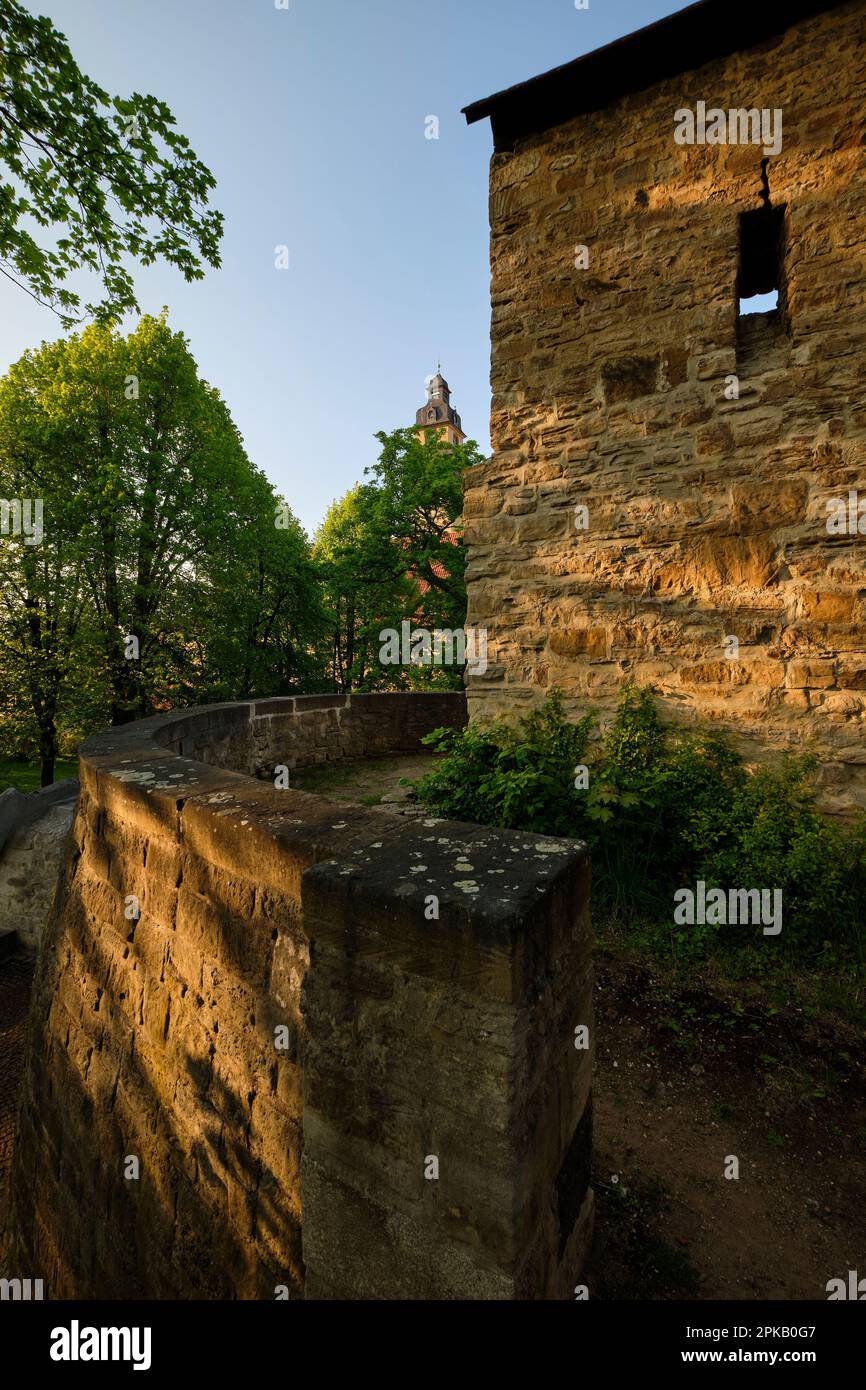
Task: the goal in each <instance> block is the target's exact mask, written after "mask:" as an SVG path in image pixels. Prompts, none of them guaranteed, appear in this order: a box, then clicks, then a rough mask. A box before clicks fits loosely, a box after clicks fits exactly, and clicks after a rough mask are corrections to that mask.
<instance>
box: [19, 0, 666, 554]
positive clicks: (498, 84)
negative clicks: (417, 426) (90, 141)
mask: <svg viewBox="0 0 866 1390" xmlns="http://www.w3.org/2000/svg"><path fill="white" fill-rule="evenodd" d="M277 3H279V0H277ZM26 4H27V7H28V8H29V9H31V10H33V11H34V12H36V13H43V14H48V15H50V17H51V18H52V19H53V21H54V23H55V25H56V26H57V27H58V28H59V29H60V30H62V32H63V33H65V34H66V37H67V39H68V40H69V43H70V46H71V48H72V52H73V54H74V56H75V58H76V59H77V61H78V63H79V65H80V66H81V67H82V68H83V69H84V71H85V72H87V73H88V75H89V76H90V77H92V78H93V79H94V80H95V81H97V82H99V83H100V84H101V85H102V86H103V87H105V88H107V89H108V90H109V91H110V92H111V94H112V95H119V96H127V95H129V94H130V93H131V92H132V91H138V92H150V93H152V94H153V95H154V96H157V97H159V98H161V99H162V100H163V101H165V102H166V103H167V104H168V105H169V106H170V107H171V109H172V111H173V113H174V115H175V117H176V119H177V123H178V127H179V129H180V130H181V131H183V133H184V134H185V135H187V136H188V137H189V139H190V141H191V143H192V146H193V148H194V149H195V151H196V153H197V154H198V156H199V158H201V159H202V160H203V161H204V162H205V163H206V164H207V165H208V166H209V167H210V168H211V169H212V170H213V172H214V174H215V175H216V179H217V189H216V192H215V194H214V195H213V204H214V205H215V206H216V207H218V208H219V209H220V210H221V211H222V212H223V213H224V215H225V218H226V230H225V238H224V242H223V265H222V268H221V269H220V270H218V271H214V270H212V271H208V273H207V276H206V278H205V279H204V280H203V281H199V282H196V283H194V284H191V285H187V284H186V283H185V281H184V280H183V279H182V277H181V276H180V274H179V273H178V272H176V271H174V270H171V269H170V268H168V267H166V266H164V265H160V266H155V267H151V268H150V269H148V270H143V271H139V272H138V273H137V275H136V285H137V289H138V297H139V303H140V305H141V307H142V309H143V310H145V311H149V312H158V311H159V309H160V308H161V307H162V305H163V304H167V305H168V306H169V310H170V323H171V325H172V327H174V328H179V329H182V330H183V331H184V333H186V334H187V336H188V338H189V340H190V344H191V348H192V351H193V354H194V356H195V358H196V360H197V362H198V364H199V368H200V370H201V372H202V375H203V376H204V377H206V379H207V380H208V381H210V382H211V383H212V384H213V385H215V386H216V387H218V389H219V390H220V392H221V394H222V395H223V397H224V398H225V400H226V402H227V404H228V406H229V408H230V410H231V412H232V415H233V417H234V419H235V421H236V423H237V425H238V427H239V428H240V430H241V432H242V434H243V436H244V439H245V442H246V446H247V451H248V453H249V454H250V457H251V458H252V459H253V461H254V462H255V463H257V464H258V465H259V466H260V467H261V468H262V469H264V471H265V472H266V473H267V475H268V476H269V478H270V479H271V480H272V482H273V483H274V485H275V486H276V487H277V488H278V489H279V490H280V491H281V492H282V493H283V494H284V495H285V497H286V499H287V501H288V502H289V504H290V505H291V507H292V508H293V510H294V511H295V513H296V514H297V515H298V516H299V517H300V519H301V521H302V522H303V524H304V525H305V526H306V528H307V530H308V531H310V532H311V533H312V532H313V531H314V530H315V528H316V527H317V526H318V524H319V523H320V521H321V519H322V517H323V516H324V513H325V511H326V509H327V507H328V505H329V503H330V502H331V501H332V500H333V498H335V497H339V496H342V494H343V493H344V492H346V491H347V490H348V489H349V488H350V487H352V486H353V484H354V483H355V482H357V481H358V480H359V479H360V478H361V477H362V475H363V471H364V468H365V467H366V466H367V465H369V464H370V463H372V462H373V461H374V460H375V458H376V457H377V453H378V447H379V446H378V444H377V441H376V440H375V439H374V438H373V436H374V434H375V431H376V430H379V429H385V430H391V429H395V428H397V427H398V426H403V425H409V424H411V423H412V422H413V421H414V417H415V411H416V409H417V408H418V406H420V405H421V404H422V402H423V400H424V380H425V377H426V376H427V375H428V374H429V373H431V372H433V371H435V370H436V364H437V361H438V360H439V359H440V358H441V361H442V370H443V372H444V374H445V375H446V377H447V378H448V381H449V383H450V385H451V388H452V391H453V404H454V405H455V407H456V409H457V410H458V411H459V412H460V414H461V416H462V419H463V427H464V429H465V430H466V431H467V433H468V434H469V436H470V437H471V438H474V439H476V440H477V441H478V444H479V445H480V447H481V449H482V450H483V451H484V452H485V453H486V452H487V451H488V450H489V435H488V415H489V405H490V392H489V312H490V310H489V268H488V222H487V165H488V160H489V157H490V151H491V137H490V127H489V123H488V122H483V123H479V124H477V125H474V126H471V127H470V126H467V125H466V122H465V118H464V117H463V116H462V115H461V114H460V110H461V107H463V106H465V105H467V104H468V103H469V102H471V101H475V100H477V99H479V98H481V97H484V96H487V95H489V94H490V93H491V92H494V91H498V90H499V89H500V88H502V87H507V86H510V85H511V84H512V83H514V82H520V81H523V80H524V79H525V78H528V77H533V76H535V75H536V74H537V73H540V72H544V71H546V69H548V68H550V67H554V66H556V65H558V64H560V63H564V62H567V61H568V60H569V59H571V58H575V57H577V56H578V55H579V54H581V53H585V52H588V51H589V50H590V49H593V48H597V47H599V45H601V44H604V43H608V42H609V41H610V40H611V39H614V38H617V37H618V36H619V35H621V34H626V33H630V32H631V31H632V30H634V29H637V28H640V27H641V26H642V25H644V24H649V23H651V22H652V21H653V20H654V19H658V18H660V17H661V16H662V15H664V14H670V13H672V12H673V11H674V10H677V9H681V8H683V4H682V3H680V0H672V2H670V3H668V2H667V0H590V7H589V9H588V10H578V9H577V8H576V7H575V3H574V0H440V2H439V3H436V2H435V0H289V8H288V9H278V8H277V7H276V3H275V0H26ZM428 116H436V117H438V120H439V138H438V140H431V139H427V138H426V137H425V122H426V118H427V117H428ZM279 245H285V246H287V247H288V248H289V261H290V264H289V269H288V270H277V269H276V268H275V265H274V259H275V257H274V249H275V247H276V246H279ZM60 331H61V330H60V328H59V324H58V321H57V320H56V318H55V317H54V315H53V314H52V313H51V312H50V311H49V310H47V309H42V308H40V307H39V306H38V305H37V304H34V303H33V302H32V301H31V300H29V299H28V298H27V297H26V295H25V294H24V293H23V291H21V290H16V289H15V288H14V287H13V286H12V285H11V284H9V283H8V282H7V281H0V371H5V370H6V367H7V366H8V365H9V363H11V362H13V361H14V360H15V359H16V358H18V357H19V356H20V354H21V353H22V352H23V351H24V350H25V349H26V348H28V347H32V346H35V345H37V344H38V343H40V342H41V341H43V340H50V339H53V338H56V337H59V336H60Z"/></svg>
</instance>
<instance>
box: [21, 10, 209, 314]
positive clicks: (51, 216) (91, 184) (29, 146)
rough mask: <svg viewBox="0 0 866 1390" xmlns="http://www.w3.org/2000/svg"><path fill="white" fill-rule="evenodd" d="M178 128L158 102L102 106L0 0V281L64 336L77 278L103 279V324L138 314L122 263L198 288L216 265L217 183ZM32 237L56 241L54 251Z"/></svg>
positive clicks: (63, 54) (134, 99) (70, 66)
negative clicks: (46, 234) (211, 198)
mask: <svg viewBox="0 0 866 1390" xmlns="http://www.w3.org/2000/svg"><path fill="white" fill-rule="evenodd" d="M174 126H175V119H174V117H173V115H172V113H171V111H170V110H169V108H168V107H167V106H166V105H165V103H164V102H162V101H159V100H158V99H157V98H156V97H153V96H141V95H140V94H138V93H134V94H133V95H132V96H130V97H128V98H126V99H122V98H120V97H114V98H110V97H109V95H108V93H107V92H105V91H103V89H102V88H101V87H99V86H97V84H96V83H95V82H93V81H91V79H90V78H89V77H86V76H85V75H84V74H83V73H82V72H81V71H80V69H79V68H78V65H77V64H76V62H75V60H74V58H73V56H72V54H71V52H70V50H69V45H68V44H67V42H66V39H65V38H64V36H63V35H62V34H61V33H59V32H58V30H56V29H55V28H54V26H53V25H52V23H51V20H50V19H47V18H45V17H44V16H43V17H36V16H34V15H31V14H29V13H28V12H27V11H26V10H25V9H24V8H23V7H22V6H21V5H20V4H19V3H18V0H0V164H2V165H3V166H5V169H6V171H8V174H9V175H10V176H11V178H10V179H9V180H8V181H7V180H3V179H0V272H2V274H3V275H5V276H7V277H8V278H9V279H10V280H12V281H13V282H14V283H15V284H17V285H19V286H20V287H22V288H24V289H25V290H26V291H27V292H28V293H29V294H31V295H32V296H33V298H35V299H36V300H38V301H39V302H40V303H42V304H45V305H48V306H50V307H51V308H53V309H54V310H55V312H57V313H58V314H59V316H60V318H61V319H62V321H63V323H64V325H65V326H66V327H69V326H71V325H72V324H73V323H74V322H76V321H77V320H79V319H80V318H81V314H80V313H79V310H80V307H81V301H80V297H79V295H78V294H77V293H75V292H74V291H73V290H71V289H70V288H68V287H67V285H66V281H67V279H68V277H69V275H70V274H71V273H72V272H74V271H78V270H85V271H90V272H93V273H94V274H96V275H97V276H98V277H99V278H100V279H101V281H102V286H103V288H104V291H105V297H104V298H103V299H102V300H101V301H100V302H98V303H88V304H87V305H85V313H86V314H87V315H89V316H91V317H94V318H95V319H97V320H98V321H100V322H109V321H114V320H116V319H118V318H119V317H120V316H121V315H122V314H123V313H125V312H127V311H130V310H133V311H134V310H137V308H138V305H137V303H136V299H135V293H134V288H133V282H132V276H131V274H130V272H129V270H128V269H127V268H126V267H125V265H124V264H123V258H124V256H125V255H131V256H134V257H136V258H137V259H138V260H139V261H140V262H141V264H142V265H150V264H151V263H152V262H153V261H155V260H156V259H157V258H159V257H163V258H164V259H165V260H167V261H168V262H170V263H171V264H172V265H174V266H176V267H177V268H178V269H179V270H180V271H181V273H182V274H183V276H184V278H185V279H186V280H197V279H201V278H202V276H203V274H204V272H203V270H202V264H201V262H202V260H204V261H206V262H207V263H208V264H209V265H212V266H218V265H219V263H220V261H219V243H220V238H221V236H222V225H223V222H222V216H221V214H220V213H218V212H215V211H213V210H209V209H208V205H207V204H208V194H209V193H210V192H211V190H212V189H213V188H214V187H215V179H214V177H213V175H212V174H211V173H210V171H209V170H208V169H207V168H206V167H205V165H204V164H202V163H201V162H200V160H199V159H198V158H197V157H196V155H195V152H194V151H193V150H192V149H191V147H190V144H189V141H188V140H187V139H186V137H185V136H184V135H181V134H179V133H178V132H177V131H176V130H175V129H174ZM34 224H35V227H34ZM39 228H54V229H55V235H54V240H53V245H40V243H39V241H37V239H36V235H38V230H37V229H39ZM34 232H36V235H34Z"/></svg>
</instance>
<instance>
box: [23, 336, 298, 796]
mask: <svg viewBox="0 0 866 1390" xmlns="http://www.w3.org/2000/svg"><path fill="white" fill-rule="evenodd" d="M0 497H3V498H6V499H10V498H18V499H41V500H42V502H43V508H44V518H43V531H44V534H43V537H42V540H41V543H40V544H39V545H30V544H28V543H27V540H26V538H25V537H23V536H18V537H16V536H14V535H11V534H9V535H6V536H3V537H0V594H2V597H0V602H2V616H3V621H2V624H0V662H2V665H3V667H4V669H5V671H6V672H7V675H8V678H9V680H10V682H11V683H12V685H13V687H14V688H15V689H16V690H17V691H18V692H19V696H20V699H19V703H20V701H22V700H24V699H25V698H26V701H27V706H28V709H29V718H30V720H31V723H32V726H33V727H34V729H35V730H36V731H37V734H38V742H39V748H40V754H41V756H42V758H43V766H44V770H45V769H46V768H47V765H48V761H49V759H50V757H51V756H52V753H51V749H52V745H53V748H54V752H55V753H56V742H57V736H58V729H59V727H60V726H61V724H62V723H63V722H64V721H66V722H67V723H69V725H70V726H71V727H75V726H79V727H81V726H83V727H88V726H89V727H92V726H93V725H92V720H93V718H94V715H95V711H96V710H97V709H99V708H100V707H102V708H104V710H105V711H106V712H107V714H108V716H109V717H110V718H111V720H112V722H114V723H121V722H124V721H126V720H128V719H131V718H135V717H136V716H137V715H140V714H144V713H147V712H148V711H150V710H152V709H153V708H155V707H167V706H169V705H173V704H181V703H188V702H190V701H195V700H202V699H207V698H209V697H213V696H217V697H220V698H222V697H223V696H226V697H228V696H234V697H240V696H244V695H259V694H272V693H276V692H278V691H287V690H291V689H294V688H297V682H298V681H299V680H301V679H303V678H305V677H307V676H309V673H310V669H311V660H312V658H311V655H310V653H311V652H312V651H313V649H314V648H315V645H316V643H317V641H318V640H319V639H320V631H321V626H322V624H323V616H322V612H321V604H320V602H319V600H318V593H317V587H316V579H315V574H314V570H313V565H312V560H311V556H310V553H309V546H308V543H307V540H306V537H305V536H304V534H303V532H302V530H301V528H300V526H299V525H298V523H297V521H296V520H295V518H294V517H292V515H291V513H290V512H289V511H288V509H287V508H285V507H284V506H283V505H281V503H280V499H278V498H277V497H276V496H275V494H274V493H273V490H272V489H271V487H270V485H269V483H268V482H267V480H266V479H265V478H264V476H263V475H262V474H261V473H260V472H259V471H258V470H256V469H255V468H254V467H253V466H252V465H251V463H250V461H249V459H248V458H247V456H246V453H245V451H244V448H243V443H242V440H241V438H240V435H239V433H238V431H237V428H236V427H235V425H234V423H233V421H232V419H231V416H230V415H229V412H228V410H227V408H226V406H225V404H224V402H223V401H222V400H221V398H220V396H219V394H218V393H217V392H216V391H215V390H213V389H212V388H211V387H210V386H208V385H207V383H206V382H204V381H202V380H201V378H200V377H199V375H198V371H197V368H196V364H195V362H194V360H193V358H192V356H191V354H190V352H189V348H188V346H187V343H186V340H185V338H184V337H183V335H182V334H180V333H172V331H171V330H170V329H169V327H168V325H167V323H166V320H165V316H164V315H163V316H162V317H161V318H150V317H145V318H143V319H142V320H141V322H140V323H139V325H138V327H137V328H136V329H135V331H134V332H132V333H131V334H129V335H128V336H123V335H121V334H120V333H118V332H116V331H115V330H113V329H112V328H110V327H103V326H98V325H92V326H91V327H89V328H87V329H85V331H84V332H83V333H81V334H80V335H76V336H73V337H70V338H68V339H65V340H63V341H61V342H59V343H54V344H50V345H47V346H43V347H42V348H41V349H39V350H38V351H37V352H29V353H26V354H25V355H24V357H23V358H22V359H21V360H20V361H19V362H18V363H16V364H15V365H14V367H13V368H12V369H11V370H10V372H9V374H8V376H7V377H6V378H5V379H4V380H3V381H2V382H0ZM97 722H101V721H100V720H99V719H97Z"/></svg>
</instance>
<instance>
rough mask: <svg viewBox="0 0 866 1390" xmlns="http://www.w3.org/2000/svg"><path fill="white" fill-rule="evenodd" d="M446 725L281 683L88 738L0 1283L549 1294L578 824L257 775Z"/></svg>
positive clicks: (577, 1239)
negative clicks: (333, 793) (349, 797)
mask: <svg viewBox="0 0 866 1390" xmlns="http://www.w3.org/2000/svg"><path fill="white" fill-rule="evenodd" d="M465 722H466V704H465V700H464V699H463V696H462V694H460V693H457V692H443V693H440V694H394V695H360V696H359V695H351V696H345V695H336V696H307V697H302V696H298V697H290V698H286V699H276V700H264V701H254V702H242V703H239V704H232V705H222V706H215V707H210V708H208V707H204V708H199V709H195V710H191V711H189V712H187V713H183V712H180V713H174V714H162V715H156V716H154V717H153V718H152V719H148V720H143V721H140V722H139V723H135V724H129V725H124V726H123V727H122V728H120V729H112V730H109V731H107V732H106V733H104V734H99V735H97V736H95V737H94V738H92V739H89V740H88V741H87V742H86V744H85V745H84V748H83V749H82V753H81V761H80V767H81V794H80V797H79V800H78V805H77V809H76V816H75V822H74V825H73V828H72V833H71V836H70V839H69V844H68V848H67V857H66V863H65V867H64V872H63V876H62V878H61V883H60V886H59V889H58V892H57V896H56V898H55V902H54V908H53V911H52V914H51V917H50V920H49V922H48V925H47V928H46V931H45V935H44V938H43V941H42V944H41V948H40V953H39V962H38V967H37V972H36V979H35V984H34V995H33V1004H32V1008H31V1013H30V1020H29V1025H28V1037H27V1046H26V1060H25V1067H24V1078H23V1086H22V1096H21V1105H20V1111H19V1117H18V1127H17V1133H16V1139H15V1151H14V1160H13V1168H12V1174H11V1180H10V1193H11V1198H10V1203H9V1219H8V1223H7V1226H8V1230H7V1239H6V1240H5V1242H2V1241H0V1245H3V1246H4V1249H3V1250H2V1251H0V1277H4V1278H17V1279H28V1278H29V1279H34V1278H39V1279H43V1280H44V1285H45V1294H46V1297H48V1298H53V1299H66V1298H110V1299H118V1298H207V1299H231V1298H246V1299H255V1298H262V1299H274V1298H291V1299H300V1298H304V1297H306V1298H308V1299H346V1298H350V1299H355V1298H359V1299H397V1298H413V1299H421V1298H423V1299H457V1298H472V1299H491V1300H493V1299H509V1300H510V1299H519V1298H561V1299H565V1298H570V1297H573V1290H574V1286H575V1283H576V1281H577V1280H578V1279H579V1278H580V1273H581V1268H582V1265H583V1261H584V1259H585V1257H586V1253H587V1251H588V1249H589V1243H590V1240H591V1235H592V1216H593V1195H592V1190H591V1188H590V1185H589V1182H590V1154H591V1135H592V1122H591V1113H592V1110H591V1094H590V1087H591V1079H592V1058H593V1046H592V977H591V960H590V933H589V909H588V897H589V863H588V856H587V852H586V849H585V847H584V846H581V845H579V844H576V843H574V842H572V841H567V840H561V839H560V840H553V839H549V838H545V837H543V836H538V835H525V834H523V833H520V832H509V831H499V830H489V829H485V828H484V827H482V826H477V825H460V824H456V823H453V822H449V821H445V820H439V819H438V818H435V817H425V818H423V819H420V820H412V821H405V820H404V819H403V818H401V817H399V816H393V815H388V814H387V813H385V812H382V811H380V810H376V809H372V808H369V807H357V806H351V805H342V804H340V803H337V802H332V801H328V800H326V799H325V798H323V797H318V796H311V795H309V794H307V793H306V792H302V791H297V790H294V789H292V788H285V789H282V790H278V789H277V786H276V785H275V782H274V777H273V773H274V768H275V766H285V767H289V768H292V769H294V768H296V767H301V766H306V765H310V764H311V763H318V762H323V761H335V760H339V759H343V758H364V757H371V756H375V755H376V754H381V753H385V752H389V753H394V752H411V753H417V752H418V751H419V748H420V743H421V739H422V738H423V736H424V735H425V734H427V733H429V732H430V731H431V730H432V729H434V728H438V727H441V726H442V725H446V724H447V725H451V726H453V727H462V725H463V724H464V723H465ZM251 774H257V776H256V775H251ZM434 901H435V904H436V911H435V913H434V912H431V911H429V910H427V909H429V908H430V907H431V904H432V903H433V902H434ZM582 1034H586V1037H583V1036H582ZM578 1044H580V1046H579V1045H578Z"/></svg>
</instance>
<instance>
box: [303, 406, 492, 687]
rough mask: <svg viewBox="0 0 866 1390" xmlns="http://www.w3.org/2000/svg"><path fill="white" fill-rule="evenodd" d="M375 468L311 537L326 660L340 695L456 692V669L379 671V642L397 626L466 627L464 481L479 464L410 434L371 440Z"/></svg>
mask: <svg viewBox="0 0 866 1390" xmlns="http://www.w3.org/2000/svg"><path fill="white" fill-rule="evenodd" d="M377 438H378V439H379V442H380V444H381V446H382V451H381V454H380V457H379V461H378V463H376V464H374V465H373V467H372V468H370V469H368V470H367V472H368V474H369V475H370V480H369V481H367V482H364V483H362V484H359V485H358V486H357V487H356V488H354V489H353V490H352V491H351V492H349V493H347V494H346V496H345V497H344V498H342V499H341V500H340V501H339V502H335V503H334V504H333V505H332V507H331V508H330V510H329V512H328V515H327V517H326V518H325V521H324V523H323V525H322V527H321V529H320V531H319V532H318V534H317V536H316V545H315V555H316V559H317V561H318V563H319V564H320V566H321V570H322V576H323V582H324V586H325V602H326V607H327V609H328V611H329V614H330V618H331V632H330V636H329V639H328V646H327V652H326V654H325V656H326V661H327V665H328V670H329V673H330V676H331V679H332V680H333V683H334V685H335V686H336V688H337V689H338V690H349V689H361V690H378V689H394V688H410V687H419V686H420V687H426V686H431V685H433V686H435V685H459V684H460V682H461V673H460V671H459V669H457V668H454V667H450V668H449V667H431V666H413V667H409V668H405V667H395V666H383V665H382V664H381V662H380V661H379V650H380V646H381V643H380V640H379V634H380V632H381V631H382V630H383V629H386V628H392V629H394V630H396V631H398V632H399V631H400V628H401V624H402V623H403V622H404V621H407V620H408V621H410V622H411V623H412V624H413V626H416V627H424V628H427V629H428V630H430V631H433V630H434V629H437V628H438V629H445V630H449V631H458V630H459V629H460V628H462V627H463V625H464V622H465V620H466V585H465V581H464V566H465V558H464V550H463V545H462V524H461V520H460V518H461V513H462V509H463V474H464V472H465V470H466V469H467V468H468V467H471V466H472V465H473V464H476V463H479V462H480V461H481V455H480V453H479V452H478V449H477V447H476V446H475V444H474V443H472V442H471V441H470V442H468V443H466V444H463V445H459V446H455V445H451V444H447V443H445V442H444V440H443V439H441V438H440V437H439V436H438V435H428V436H427V437H426V439H421V438H419V436H418V434H417V433H416V431H415V430H414V429H401V430H395V431H394V432H393V433H392V434H384V433H380V434H379V435H377Z"/></svg>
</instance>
